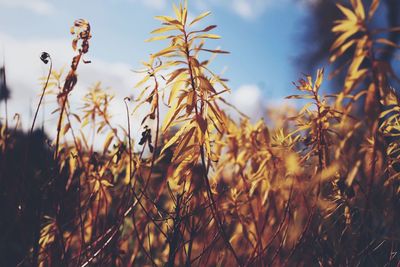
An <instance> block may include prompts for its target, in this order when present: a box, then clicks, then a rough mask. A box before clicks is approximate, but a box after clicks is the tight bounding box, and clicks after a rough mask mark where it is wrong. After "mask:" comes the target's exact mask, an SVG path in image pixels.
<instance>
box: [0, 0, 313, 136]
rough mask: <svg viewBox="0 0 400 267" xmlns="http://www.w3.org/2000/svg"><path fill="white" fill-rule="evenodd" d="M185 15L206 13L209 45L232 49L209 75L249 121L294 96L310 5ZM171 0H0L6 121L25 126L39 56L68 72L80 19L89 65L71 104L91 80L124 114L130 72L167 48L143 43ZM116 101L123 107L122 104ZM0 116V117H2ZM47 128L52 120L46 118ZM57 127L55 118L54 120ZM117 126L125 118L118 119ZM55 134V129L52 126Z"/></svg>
mask: <svg viewBox="0 0 400 267" xmlns="http://www.w3.org/2000/svg"><path fill="white" fill-rule="evenodd" d="M188 2H189V17H192V18H194V17H195V16H196V15H198V14H200V13H202V12H204V11H206V10H210V11H211V12H212V15H211V16H209V17H207V19H206V20H205V21H204V22H203V23H204V24H205V25H206V24H207V25H210V24H216V25H218V28H217V29H216V31H215V33H217V34H219V35H220V36H222V39H219V40H212V41H210V43H209V47H212V46H214V47H215V48H216V47H220V48H221V49H223V50H227V51H230V52H231V53H230V54H229V55H222V56H218V57H217V59H216V60H215V61H214V62H213V66H212V68H213V70H215V71H216V72H217V73H219V72H224V77H226V78H227V79H229V83H228V84H229V86H230V88H232V93H231V95H230V96H228V97H227V98H228V99H229V100H230V101H231V102H232V103H233V104H234V105H236V106H237V107H238V108H239V109H240V110H242V111H243V112H245V113H246V114H248V115H249V116H250V117H252V118H253V119H254V120H256V119H257V118H258V117H262V115H263V114H262V113H263V110H264V109H265V107H266V106H268V105H280V104H281V103H282V100H283V98H284V97H285V96H286V95H289V94H292V93H294V88H293V85H292V81H295V80H297V79H298V78H299V77H301V75H302V74H301V73H302V71H301V70H300V69H298V68H297V67H296V64H295V63H294V62H295V60H294V59H295V57H296V56H297V55H298V54H300V53H301V52H302V50H301V49H302V47H301V45H299V43H300V42H299V40H300V39H301V33H302V32H303V31H304V30H305V27H306V24H305V18H306V16H307V5H308V4H309V2H312V0H304V1H300V0H189V1H188ZM172 3H173V1H171V0H101V1H99V0H85V1H82V0H81V1H79V0H69V1H61V0H0V48H2V49H3V54H4V57H5V58H4V60H5V62H6V64H7V79H8V85H9V87H10V89H11V90H12V96H11V97H12V98H11V100H10V104H9V106H10V114H11V115H10V116H12V114H14V113H19V114H21V116H22V118H23V124H24V126H25V128H26V126H27V125H28V122H29V121H31V118H32V114H33V109H34V107H35V106H36V104H37V100H38V95H39V93H40V92H41V86H40V82H39V78H40V77H43V76H45V75H46V73H47V68H48V66H46V65H44V64H43V63H42V62H41V61H40V59H39V56H40V54H41V52H42V51H46V52H48V53H50V55H51V56H52V59H53V62H54V66H55V68H56V69H59V68H61V67H62V66H65V67H68V66H69V64H70V60H71V58H72V56H73V51H72V49H71V40H72V39H71V35H70V33H69V29H70V27H71V26H72V24H73V21H74V20H75V19H78V18H84V19H87V20H88V21H89V22H90V24H91V28H92V35H93V38H92V39H91V40H90V51H89V53H88V56H87V58H88V59H90V60H91V61H92V63H91V64H87V65H80V66H79V70H78V75H79V76H78V79H79V80H78V85H77V87H76V89H74V91H73V93H72V94H71V101H77V102H79V99H80V98H82V96H83V95H84V94H85V92H86V91H87V88H88V87H90V86H91V85H93V84H94V83H95V82H96V81H101V82H102V85H103V86H104V87H110V88H111V90H112V91H113V92H115V94H116V100H115V102H116V104H115V108H114V109H113V110H114V111H115V113H116V115H117V116H116V117H120V118H122V117H123V116H119V115H121V114H123V112H124V110H123V105H121V103H123V102H122V101H123V99H124V97H125V96H130V95H135V94H136V91H135V89H134V88H133V86H134V84H135V83H136V82H137V81H138V80H139V79H140V77H139V75H138V74H136V73H134V72H133V71H132V70H135V69H139V68H140V67H141V65H140V62H141V61H143V60H148V58H149V55H150V54H151V53H154V52H156V51H158V50H159V49H161V48H162V47H163V45H164V46H165V45H166V44H165V43H162V42H160V43H146V42H145V41H144V40H146V39H148V38H149V37H151V36H150V32H151V31H152V30H153V29H155V28H157V27H159V26H160V25H159V21H157V20H155V19H154V16H156V15H172ZM120 102H121V103H120ZM0 114H2V113H1V112H0ZM48 120H50V121H49V122H46V123H50V124H51V123H52V122H51V120H52V119H51V118H48ZM53 123H54V121H53ZM121 123H122V120H121ZM53 132H54V129H53Z"/></svg>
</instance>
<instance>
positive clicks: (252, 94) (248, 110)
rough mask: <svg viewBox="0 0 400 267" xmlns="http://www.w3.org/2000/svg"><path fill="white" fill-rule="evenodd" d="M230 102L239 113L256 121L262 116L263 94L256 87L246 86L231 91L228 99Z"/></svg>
mask: <svg viewBox="0 0 400 267" xmlns="http://www.w3.org/2000/svg"><path fill="white" fill-rule="evenodd" d="M229 100H230V102H231V103H232V104H233V105H234V106H235V107H236V108H237V109H238V110H240V111H241V112H243V113H244V114H246V115H247V116H249V117H250V118H251V119H252V120H253V121H257V120H258V119H260V118H261V117H262V116H263V113H264V104H263V94H262V91H261V89H260V88H259V87H258V86H257V85H253V84H248V85H243V86H240V87H239V88H238V89H236V90H233V91H232V94H231V96H230V97H229Z"/></svg>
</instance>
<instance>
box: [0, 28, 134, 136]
mask: <svg viewBox="0 0 400 267" xmlns="http://www.w3.org/2000/svg"><path fill="white" fill-rule="evenodd" d="M70 43H71V42H70V40H60V39H47V40H35V39H28V40H23V39H15V38H13V37H11V36H8V35H5V34H2V33H0V44H2V45H3V46H4V47H5V57H6V58H5V61H6V71H7V84H8V86H9V87H10V90H11V99H10V101H9V118H11V117H12V116H13V115H14V114H15V113H18V114H20V115H21V118H22V124H23V125H22V126H23V128H24V129H28V127H29V126H30V124H31V122H32V117H33V112H34V110H35V108H36V105H37V103H38V100H39V95H40V93H41V90H42V87H41V85H40V81H39V78H40V77H45V76H46V75H47V71H48V67H49V65H44V64H43V63H42V62H41V60H40V59H39V57H40V54H41V52H42V51H46V52H48V53H49V54H50V55H51V57H52V59H53V63H54V67H53V69H55V70H59V69H61V68H62V67H63V66H65V67H66V70H68V68H69V65H70V61H71V58H72V57H73V51H72V48H71V45H70ZM87 59H90V60H91V61H92V63H91V64H80V65H79V68H78V71H77V73H78V83H77V86H76V87H75V88H74V90H73V91H72V92H71V94H70V101H71V103H72V106H73V107H77V106H81V104H82V101H81V99H82V96H84V95H85V94H86V92H87V91H88V87H90V86H92V85H93V84H95V83H96V82H97V81H101V82H102V85H103V88H107V87H111V90H110V92H112V93H114V94H115V99H114V100H113V102H112V103H111V106H110V109H109V110H110V111H111V112H112V114H113V121H112V122H113V123H114V124H115V125H122V126H125V125H126V113H125V106H124V98H125V97H126V96H131V95H132V93H133V92H134V91H133V86H134V85H135V84H136V83H137V81H138V80H139V79H140V77H141V75H139V74H136V73H134V72H132V71H131V67H130V66H129V65H128V64H125V63H122V62H107V61H104V60H101V59H97V58H96V57H94V56H92V55H91V54H90V51H89V54H88V56H87ZM56 107H57V103H56V97H55V96H54V95H51V96H47V97H46V105H45V106H42V109H41V112H40V113H39V114H40V116H39V118H38V121H37V124H36V125H37V126H40V125H41V124H42V113H43V108H45V114H46V115H45V116H46V121H45V129H46V130H47V131H48V133H49V134H50V136H53V137H54V136H55V133H56V127H55V126H56V122H57V114H53V115H50V113H51V111H53V110H54V109H55V108H56ZM77 113H79V112H77ZM141 114H142V112H139V114H138V116H139V117H140V115H141ZM0 115H1V116H3V113H0ZM135 121H136V120H135ZM140 121H141V119H137V122H139V123H140ZM132 124H133V125H132V128H133V133H134V134H137V132H138V131H139V125H138V123H136V124H135V123H133V122H132Z"/></svg>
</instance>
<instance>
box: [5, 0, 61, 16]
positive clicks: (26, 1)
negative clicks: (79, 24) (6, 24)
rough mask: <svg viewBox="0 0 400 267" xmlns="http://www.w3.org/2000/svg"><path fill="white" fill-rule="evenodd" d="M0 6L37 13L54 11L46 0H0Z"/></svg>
mask: <svg viewBox="0 0 400 267" xmlns="http://www.w3.org/2000/svg"><path fill="white" fill-rule="evenodd" d="M0 7H5V8H19V9H27V10H30V11H32V12H34V13H36V14H39V15H49V14H51V13H53V12H54V11H55V8H54V6H53V5H52V4H51V3H50V2H49V1H47V0H0Z"/></svg>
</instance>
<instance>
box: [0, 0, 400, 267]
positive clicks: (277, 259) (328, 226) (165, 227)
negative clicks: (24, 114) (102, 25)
mask: <svg viewBox="0 0 400 267" xmlns="http://www.w3.org/2000/svg"><path fill="white" fill-rule="evenodd" d="M350 2H351V5H350V6H347V7H345V6H342V5H338V8H340V10H341V11H342V13H343V17H342V18H338V21H337V23H336V24H335V26H334V27H333V29H332V30H333V32H335V33H336V34H337V39H336V41H335V43H334V44H333V45H332V49H331V52H332V56H331V58H330V60H331V61H335V60H336V59H337V58H339V57H341V56H342V55H343V54H344V53H352V55H353V56H352V59H351V62H348V64H347V65H346V66H343V68H341V69H340V70H338V71H346V72H347V75H346V80H345V82H344V84H343V88H342V90H341V91H340V92H339V93H338V94H335V95H328V96H325V95H323V93H322V92H323V80H324V71H323V70H319V71H318V72H317V74H316V77H315V79H313V78H312V77H311V76H305V77H304V78H303V79H301V80H299V82H298V83H296V84H295V86H296V87H297V89H298V90H299V95H293V96H289V97H288V98H291V99H305V100H306V101H307V102H308V104H306V105H305V106H304V107H303V108H302V109H301V110H299V111H297V113H296V115H295V116H294V117H290V118H286V119H285V121H286V123H284V124H282V128H274V129H271V128H269V127H268V126H267V125H266V124H265V123H264V122H263V121H259V122H258V123H255V124H252V123H250V122H249V120H248V119H247V118H246V117H245V116H242V117H241V118H242V119H241V121H240V122H239V123H237V122H235V121H233V120H232V119H231V118H230V117H229V115H228V114H227V112H226V110H227V109H231V110H232V107H231V106H230V105H229V103H227V101H226V100H224V95H225V94H226V93H227V92H228V91H229V87H228V85H227V84H226V80H225V79H223V78H222V77H220V76H218V75H217V74H215V73H214V72H213V71H212V70H211V66H210V65H211V62H212V60H209V59H206V60H205V59H204V58H208V56H209V55H211V59H212V58H213V55H215V54H227V53H228V52H225V51H221V50H212V49H209V48H208V47H207V40H208V39H218V38H219V36H217V35H214V34H212V33H211V32H212V30H213V29H214V28H215V27H216V26H214V25H212V26H209V27H205V28H204V29H201V30H193V27H192V26H193V25H194V24H195V23H196V22H198V21H200V20H203V19H205V17H206V16H208V15H209V13H208V12H207V13H204V14H202V15H200V16H199V17H197V18H196V19H195V20H194V21H192V22H190V23H189V22H188V21H187V6H186V3H184V4H181V5H180V6H179V7H176V6H174V11H175V17H167V16H160V17H157V19H158V20H160V21H161V22H162V25H161V28H159V29H156V30H155V31H153V33H154V34H157V36H156V37H154V38H151V39H150V40H149V41H157V40H167V41H168V46H166V48H165V49H163V50H161V51H159V52H157V53H154V54H153V55H152V56H151V58H150V59H149V61H148V62H147V63H144V71H143V73H144V79H143V81H141V82H140V83H139V84H138V85H137V86H136V87H137V89H136V90H140V91H141V94H140V96H139V97H138V99H128V98H126V99H125V105H126V116H127V119H126V126H125V127H122V128H121V127H117V126H114V125H112V123H111V120H110V118H111V115H110V112H109V110H108V106H109V103H110V101H111V100H112V95H110V94H109V93H107V92H106V91H104V90H102V88H101V87H100V85H99V84H98V85H96V86H94V87H93V88H91V89H90V91H89V92H88V94H87V95H86V96H85V98H84V99H83V104H82V108H81V109H78V110H77V111H74V110H71V108H70V106H69V104H68V95H69V94H73V93H74V92H73V88H74V85H75V84H76V83H77V82H79V81H78V80H77V76H76V74H75V73H76V71H77V68H78V64H79V62H80V61H81V60H83V58H82V57H83V55H84V54H86V53H87V52H88V48H89V46H88V45H89V44H88V40H89V39H90V26H89V23H88V22H86V21H84V20H80V21H77V22H76V23H75V25H74V30H73V34H74V35H75V38H74V41H73V49H74V50H76V51H77V56H76V57H74V59H73V62H72V66H71V70H70V72H69V74H68V75H67V76H66V77H65V79H63V78H62V75H60V74H59V73H57V72H56V71H54V70H51V68H50V71H49V77H48V78H47V79H45V86H44V90H43V94H44V93H45V91H46V90H47V89H49V90H50V89H51V90H53V91H56V95H57V99H58V102H59V105H60V108H59V110H58V111H57V112H58V113H59V120H58V128H57V130H58V134H57V138H56V140H55V141H54V144H53V145H52V147H51V148H52V150H51V153H52V154H53V159H51V157H50V159H48V160H49V161H48V164H47V165H46V167H45V168H47V170H46V171H42V172H40V173H39V174H37V175H38V177H39V178H36V180H35V183H36V186H35V188H36V189H31V190H37V191H35V192H37V195H36V197H37V198H35V199H37V200H38V202H37V203H38V204H37V207H36V208H35V211H36V212H35V216H33V218H36V222H38V223H37V226H36V227H33V228H32V229H31V232H30V237H29V238H28V237H27V236H29V234H28V235H27V236H26V239H28V240H29V241H28V245H27V248H26V250H25V251H22V253H24V257H23V258H18V259H16V260H17V261H18V262H19V264H20V265H22V266H25V265H26V266H29V265H40V266H91V265H95V266H149V265H156V266H161V265H166V266H184V265H185V266H192V265H193V266H297V265H300V266H318V265H320V266H395V265H396V264H398V262H399V259H400V258H399V255H398V253H399V245H400V243H399V238H400V227H399V225H400V224H399V223H398V222H399V219H400V213H399V210H400V201H399V197H400V195H399V194H400V187H399V185H400V183H399V171H400V167H399V166H400V165H399V162H398V161H399V159H400V156H399V154H400V153H399V148H400V147H399V141H398V136H399V132H400V123H399V120H400V117H399V110H400V106H399V99H398V97H397V95H396V93H395V91H394V90H393V89H392V88H391V87H390V80H391V79H393V78H395V77H393V75H394V72H393V70H392V69H391V66H390V63H389V62H382V61H379V60H377V59H376V58H377V53H379V49H380V47H381V45H382V44H384V45H389V46H395V47H398V45H396V44H393V43H390V42H389V41H387V40H385V39H382V38H378V37H381V35H380V34H381V33H382V32H388V31H393V32H399V31H400V29H399V28H394V29H371V28H369V23H368V22H369V20H370V19H371V18H372V16H373V15H374V13H375V11H376V7H377V6H378V5H379V1H375V0H374V1H372V5H371V6H370V7H369V8H366V7H364V5H363V3H362V1H361V0H352V1H350ZM78 46H79V47H80V48H79V49H78V48H77V47H78ZM42 58H43V61H44V62H45V63H47V62H48V61H49V60H51V59H50V58H49V55H43V56H42ZM83 62H84V63H88V62H86V61H84V60H83ZM50 87H52V88H50ZM141 105H147V106H148V107H149V111H148V114H147V115H146V116H145V117H144V118H143V121H142V127H143V133H142V137H141V139H140V140H138V141H137V140H134V138H133V136H132V135H131V132H130V124H131V120H133V119H134V120H138V119H137V117H135V116H136V115H135V114H136V113H135V110H136V109H137V108H138V107H139V106H141ZM161 105H166V106H167V107H168V113H167V115H166V116H165V119H164V121H161V119H160V106H161ZM360 107H363V109H364V110H361V108H360ZM39 108H40V103H39V106H38V109H39ZM291 113H292V111H291ZM34 124H35V122H33V124H32V130H31V133H30V135H29V136H30V137H29V140H28V145H27V146H26V147H27V148H26V149H25V151H26V152H25V153H24V155H25V158H26V161H22V164H27V162H29V160H30V159H31V158H32V157H33V155H32V153H31V152H30V151H32V148H30V145H29V144H30V142H31V139H32V134H33V128H34ZM82 129H83V130H82ZM84 129H86V131H84ZM99 132H106V135H107V137H106V138H105V142H104V145H103V149H102V150H101V151H96V150H95V149H94V148H93V144H91V143H89V142H88V140H93V139H94V138H92V137H93V136H95V135H97V134H98V133H99ZM14 133H15V132H13V131H12V130H10V129H8V127H7V126H6V125H5V126H3V127H2V131H1V136H0V148H1V160H2V161H3V162H6V160H7V157H11V154H12V151H14V150H15V149H16V146H15V143H13V142H11V141H7V138H8V139H11V140H12V139H13V138H14V137H13V134H14ZM68 140H71V141H68ZM135 146H140V147H141V151H139V152H136V151H134V149H133V147H135ZM146 154H149V155H150V156H145V155H146ZM2 168H6V166H5V164H3V165H2ZM23 169H24V168H23ZM20 172H21V171H20ZM2 173H3V174H4V175H2V177H1V178H2V182H4V181H5V179H9V178H10V177H9V176H10V175H12V174H10V171H8V170H7V171H6V169H2ZM17 175H19V176H20V177H21V179H20V180H18V181H21V183H22V184H24V183H25V184H26V183H27V182H24V181H25V180H26V179H28V177H30V176H29V175H28V174H27V173H26V172H25V171H22V172H21V173H20V174H17ZM24 179H25V180H24ZM28 184H30V183H28ZM14 186H16V187H18V186H21V185H18V183H16V184H14ZM2 216H4V214H3V215H2ZM16 216H17V215H16ZM21 250H22V249H21ZM20 254H21V252H20ZM14 255H18V253H17V254H14ZM5 262H6V261H5Z"/></svg>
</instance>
